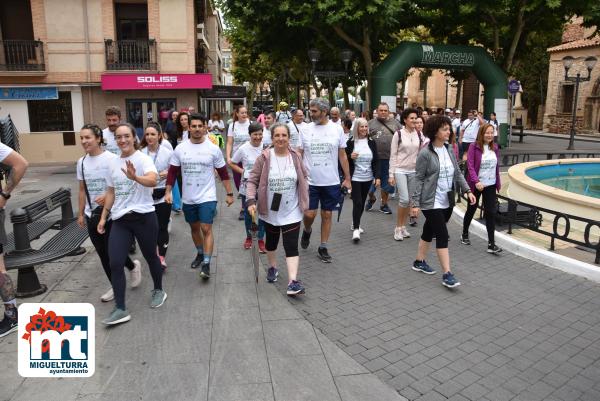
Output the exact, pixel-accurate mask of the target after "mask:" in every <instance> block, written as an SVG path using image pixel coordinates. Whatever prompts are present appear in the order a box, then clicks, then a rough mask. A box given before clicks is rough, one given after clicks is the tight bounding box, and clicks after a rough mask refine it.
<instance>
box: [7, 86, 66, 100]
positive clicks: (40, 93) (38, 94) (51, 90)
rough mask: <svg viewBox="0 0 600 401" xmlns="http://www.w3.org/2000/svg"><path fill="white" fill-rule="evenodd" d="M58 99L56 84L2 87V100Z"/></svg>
mask: <svg viewBox="0 0 600 401" xmlns="http://www.w3.org/2000/svg"><path fill="white" fill-rule="evenodd" d="M51 99H58V88H57V87H56V86H48V87H46V86H40V87H14V88H0V100H51Z"/></svg>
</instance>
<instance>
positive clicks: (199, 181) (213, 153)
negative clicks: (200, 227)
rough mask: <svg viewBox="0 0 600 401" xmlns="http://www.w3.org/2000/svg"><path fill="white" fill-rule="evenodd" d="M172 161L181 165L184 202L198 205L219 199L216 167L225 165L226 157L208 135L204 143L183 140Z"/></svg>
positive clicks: (175, 164) (173, 163)
mask: <svg viewBox="0 0 600 401" xmlns="http://www.w3.org/2000/svg"><path fill="white" fill-rule="evenodd" d="M170 163H171V165H173V166H181V176H182V180H183V181H182V185H183V191H182V192H183V196H182V200H183V203H185V204H187V205H198V204H200V203H204V202H211V201H216V200H217V190H216V182H215V169H216V168H221V167H224V166H225V159H224V158H223V153H221V149H220V148H219V147H218V146H217V145H215V144H213V143H212V142H211V141H210V140H209V139H208V138H207V137H204V141H203V142H202V143H192V142H191V141H185V142H182V143H181V145H179V146H177V147H176V148H175V151H174V152H173V155H172V156H171V162H170Z"/></svg>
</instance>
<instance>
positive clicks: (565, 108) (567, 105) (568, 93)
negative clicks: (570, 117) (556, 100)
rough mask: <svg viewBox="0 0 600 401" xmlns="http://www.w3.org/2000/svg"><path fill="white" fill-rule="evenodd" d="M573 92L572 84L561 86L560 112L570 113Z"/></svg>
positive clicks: (571, 110)
mask: <svg viewBox="0 0 600 401" xmlns="http://www.w3.org/2000/svg"><path fill="white" fill-rule="evenodd" d="M574 93H575V87H574V85H563V86H562V100H563V101H562V112H563V113H572V112H573V94H574Z"/></svg>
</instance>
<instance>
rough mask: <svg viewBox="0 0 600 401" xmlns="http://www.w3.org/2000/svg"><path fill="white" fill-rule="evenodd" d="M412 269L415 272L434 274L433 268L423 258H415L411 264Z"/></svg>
mask: <svg viewBox="0 0 600 401" xmlns="http://www.w3.org/2000/svg"><path fill="white" fill-rule="evenodd" d="M412 269H413V270H414V271H416V272H421V273H425V274H435V270H433V269H432V268H431V266H429V265H428V264H427V262H425V261H424V260H415V262H414V263H413V265H412Z"/></svg>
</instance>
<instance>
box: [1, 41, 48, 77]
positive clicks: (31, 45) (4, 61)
mask: <svg viewBox="0 0 600 401" xmlns="http://www.w3.org/2000/svg"><path fill="white" fill-rule="evenodd" d="M0 71H46V64H45V62H44V43H43V42H41V41H39V40H0Z"/></svg>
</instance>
